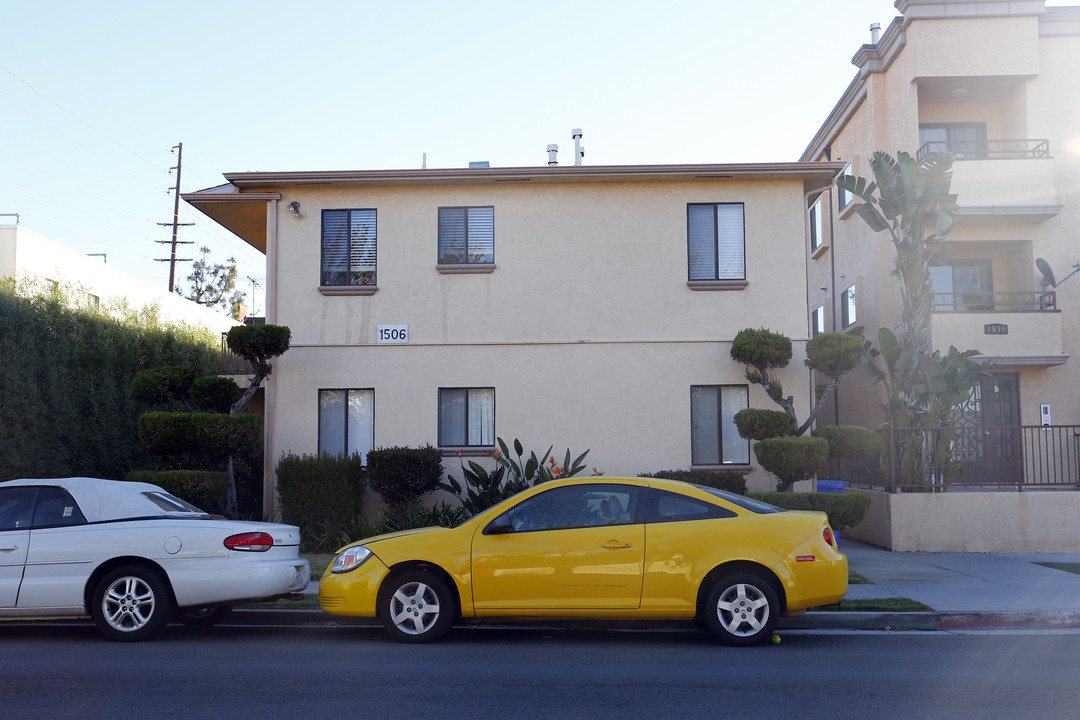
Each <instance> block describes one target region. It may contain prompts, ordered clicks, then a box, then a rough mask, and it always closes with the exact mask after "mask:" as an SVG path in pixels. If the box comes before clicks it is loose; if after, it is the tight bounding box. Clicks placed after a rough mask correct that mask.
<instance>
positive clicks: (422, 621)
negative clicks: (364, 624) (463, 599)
mask: <svg viewBox="0 0 1080 720" xmlns="http://www.w3.org/2000/svg"><path fill="white" fill-rule="evenodd" d="M379 616H380V618H382V623H383V627H385V628H386V631H387V632H388V633H390V637H392V638H393V639H394V640H397V641H398V642H407V643H425V642H434V641H435V640H438V639H439V638H441V637H442V636H444V635H446V633H447V632H449V630H450V628H451V626H453V624H454V621H455V620H456V619H457V603H456V602H455V601H454V595H453V591H452V590H451V588H450V586H449V585H448V584H447V582H446V581H445V580H443V579H442V578H441V577H439V576H438V575H435V574H434V573H431V572H428V571H426V570H411V571H408V572H404V573H401V574H400V575H398V576H396V577H392V578H390V579H389V580H388V581H387V585H386V586H385V587H384V589H383V592H382V595H381V600H380V603H379Z"/></svg>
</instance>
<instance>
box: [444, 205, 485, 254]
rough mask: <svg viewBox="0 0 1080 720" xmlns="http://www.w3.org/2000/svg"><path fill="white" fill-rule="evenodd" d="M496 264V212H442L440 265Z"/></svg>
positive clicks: (461, 209) (451, 209)
mask: <svg viewBox="0 0 1080 720" xmlns="http://www.w3.org/2000/svg"><path fill="white" fill-rule="evenodd" d="M494 262H495V208H493V207H441V208H439V264H440V265H491V264H493V263H494Z"/></svg>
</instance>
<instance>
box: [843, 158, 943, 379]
mask: <svg viewBox="0 0 1080 720" xmlns="http://www.w3.org/2000/svg"><path fill="white" fill-rule="evenodd" d="M952 163H953V156H952V155H950V154H948V153H942V154H939V155H935V156H932V157H931V158H930V159H929V160H928V161H927V162H926V163H924V164H923V165H919V164H918V163H917V162H916V161H915V158H913V157H911V156H910V155H909V154H907V153H906V152H899V153H897V156H896V159H893V158H892V157H891V156H890V155H889V154H888V153H884V152H881V151H878V152H875V153H874V155H873V158H872V159H871V160H870V170H871V172H872V173H873V175H874V179H873V181H867V179H866V178H861V177H855V176H853V175H844V176H842V177H840V178H839V179H838V180H837V181H836V184H837V186H838V187H840V188H842V189H844V190H847V191H849V192H850V193H852V194H853V195H854V196H855V197H857V198H859V199H860V200H862V204H860V205H857V206H856V207H855V212H857V213H858V214H859V217H861V218H862V219H863V220H864V221H865V222H866V224H867V225H869V226H870V229H871V230H873V231H874V232H879V233H880V232H886V231H887V232H888V233H889V236H890V238H891V239H892V242H893V246H894V247H895V248H896V264H895V267H894V268H893V275H894V276H895V277H898V278H899V279H900V283H901V285H900V296H901V311H900V322H899V327H898V330H899V340H900V344H901V345H903V346H904V347H909V346H913V347H915V348H916V349H917V350H918V351H919V352H924V353H929V352H930V335H929V333H926V334H925V335H920V333H919V331H920V330H921V329H923V328H926V329H927V330H929V327H930V314H931V312H932V311H933V309H934V290H933V286H932V285H931V282H930V263H931V261H932V260H934V259H935V258H936V257H938V255H939V254H940V249H939V247H938V245H937V243H938V242H940V241H941V239H942V238H944V237H945V236H946V235H947V234H948V233H949V230H950V229H952V225H953V221H954V220H955V217H956V195H953V194H950V193H949V184H950V183H951V181H952V173H951V172H950V169H951V168H952ZM917 337H918V338H919V340H918V341H916V338H917ZM914 372H915V369H914V366H912V365H908V366H907V368H906V373H905V374H906V375H907V377H908V382H909V383H910V382H911V381H912V378H913V375H914Z"/></svg>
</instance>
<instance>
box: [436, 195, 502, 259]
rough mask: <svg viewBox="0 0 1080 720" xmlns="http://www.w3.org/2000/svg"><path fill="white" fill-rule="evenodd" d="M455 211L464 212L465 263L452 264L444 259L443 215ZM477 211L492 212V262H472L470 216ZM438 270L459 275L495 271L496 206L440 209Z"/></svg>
mask: <svg viewBox="0 0 1080 720" xmlns="http://www.w3.org/2000/svg"><path fill="white" fill-rule="evenodd" d="M453 210H463V211H464V217H463V218H462V220H463V222H464V230H465V257H466V259H465V261H464V262H451V261H447V260H446V259H445V257H444V251H443V235H442V232H443V214H444V213H447V212H449V211H453ZM476 210H490V211H491V260H476V261H473V260H470V259H469V256H470V233H469V227H470V225H469V215H470V214H471V212H472V211H476ZM436 235H437V238H436V246H435V250H436V268H437V269H438V270H439V272H440V273H443V274H458V273H489V272H492V271H493V270H494V269H495V206H494V205H446V206H442V207H440V208H439V209H438V220H437V223H436Z"/></svg>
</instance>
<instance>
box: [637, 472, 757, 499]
mask: <svg viewBox="0 0 1080 720" xmlns="http://www.w3.org/2000/svg"><path fill="white" fill-rule="evenodd" d="M638 476H639V477H652V478H665V479H667V480H679V481H681V482H686V483H691V484H693V485H704V486H705V487H711V488H716V489H717V490H726V491H727V492H732V493H737V494H739V495H745V494H746V476H745V475H743V474H742V473H740V472H736V471H734V470H658V471H656V472H654V473H638Z"/></svg>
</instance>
